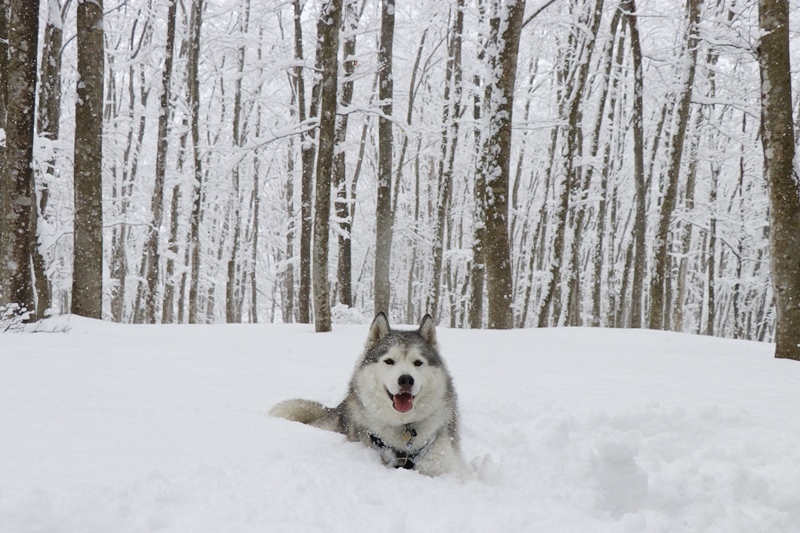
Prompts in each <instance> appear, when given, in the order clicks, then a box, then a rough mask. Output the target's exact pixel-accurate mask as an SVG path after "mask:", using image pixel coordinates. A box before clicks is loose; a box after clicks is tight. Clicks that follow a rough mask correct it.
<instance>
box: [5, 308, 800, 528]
mask: <svg viewBox="0 0 800 533" xmlns="http://www.w3.org/2000/svg"><path fill="white" fill-rule="evenodd" d="M39 329H40V330H48V331H65V330H67V332H66V333H28V334H9V335H3V336H2V338H0V531H3V532H15V533H16V532H34V531H81V532H83V531H98V532H100V531H151V530H162V531H192V532H199V531H209V532H221V531H237V532H239V531H259V532H263V531H293V532H294V531H320V532H322V531H325V532H328V531H360V530H370V531H398V532H400V531H407V530H410V531H454V532H455V531H482V532H486V531H536V532H550V531H554V532H604V531H609V532H611V531H615V532H616V531H620V532H623V531H653V532H676V531H687V532H688V531H702V532H713V531H718V532H726V533H729V532H748V533H750V532H759V531H761V532H770V533H772V532H797V531H800V446H799V445H798V443H800V415H799V414H798V413H800V364H798V363H796V362H791V361H783V360H776V359H773V358H772V350H773V347H772V346H770V345H767V344H758V343H752V342H743V341H730V340H722V339H713V338H707V337H697V336H690V335H681V334H673V333H664V332H652V331H630V330H629V331H621V330H602V329H568V328H563V329H543V330H535V329H534V330H514V331H507V332H499V331H464V330H448V329H440V332H439V337H440V342H441V344H442V347H443V351H444V355H445V357H446V359H447V361H448V365H449V366H450V369H451V372H452V373H453V376H454V380H455V383H456V387H457V390H458V392H459V399H460V406H461V412H462V440H463V443H462V444H463V449H464V455H465V458H466V460H467V461H468V462H469V463H470V464H471V465H472V467H473V468H474V470H475V473H474V479H472V480H470V481H467V482H461V481H459V480H457V479H455V478H448V477H444V478H437V479H431V478H426V477H423V476H420V475H419V474H417V473H416V472H413V471H404V470H392V469H387V468H385V467H384V466H383V465H382V464H381V463H380V460H379V459H378V456H377V454H376V453H375V452H374V451H372V450H369V449H366V448H364V447H363V446H361V445H358V444H354V443H348V442H346V441H345V439H344V437H342V436H341V435H337V434H333V433H328V432H324V431H320V430H317V429H314V428H310V427H307V426H303V425H301V424H296V423H291V422H287V421H285V420H278V419H274V418H271V417H269V416H268V415H267V414H266V412H267V411H268V410H269V408H270V407H271V406H272V405H273V404H274V403H276V402H278V401H280V400H283V399H287V398H293V397H302V398H310V399H315V400H319V401H322V402H323V403H326V404H328V405H335V404H336V403H338V402H339V400H340V399H341V398H342V396H343V395H344V392H345V389H346V386H347V380H348V378H349V374H350V371H351V369H352V366H353V363H354V361H355V358H356V355H357V354H358V352H359V351H360V349H361V346H362V344H363V340H364V336H365V335H366V326H363V325H362V326H356V325H353V326H349V325H348V326H343V325H342V326H336V330H335V331H334V332H333V333H328V334H316V333H313V327H311V326H301V325H258V326H249V325H227V326H121V325H116V324H110V323H104V322H97V321H91V320H86V319H81V318H77V317H58V318H56V319H53V321H52V322H49V323H48V324H46V325H45V327H42V328H39Z"/></svg>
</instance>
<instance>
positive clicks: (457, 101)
mask: <svg viewBox="0 0 800 533" xmlns="http://www.w3.org/2000/svg"><path fill="white" fill-rule="evenodd" d="M463 31H464V1H463V0H458V1H457V2H456V6H455V16H454V17H453V28H452V30H451V33H452V36H451V37H450V46H449V50H448V58H447V67H446V73H445V84H444V97H443V98H442V100H443V101H444V111H443V117H442V142H441V152H442V153H441V155H440V158H439V164H438V172H437V174H438V177H439V202H438V205H437V208H436V229H435V233H434V239H435V240H434V243H433V276H432V282H431V294H432V296H431V301H432V303H431V308H430V311H431V312H432V313H434V314H435V315H436V316H439V292H440V291H439V288H440V286H441V272H442V256H443V255H444V244H445V243H444V228H445V224H446V222H447V216H446V215H447V211H448V209H449V208H450V196H451V194H452V189H453V163H454V159H455V153H456V141H457V139H458V127H459V119H460V116H461V76H462V74H461V40H462V35H461V34H462V32H463ZM401 160H402V156H401Z"/></svg>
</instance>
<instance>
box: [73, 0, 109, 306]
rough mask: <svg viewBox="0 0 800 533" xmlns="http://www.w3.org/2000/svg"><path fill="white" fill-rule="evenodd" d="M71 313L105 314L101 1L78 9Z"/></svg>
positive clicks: (81, 5)
mask: <svg viewBox="0 0 800 533" xmlns="http://www.w3.org/2000/svg"><path fill="white" fill-rule="evenodd" d="M77 28H78V76H79V79H80V83H78V89H77V99H76V101H75V123H76V124H79V125H80V127H78V128H76V129H75V218H74V226H75V233H74V245H73V250H74V251H73V254H74V255H73V260H74V263H73V265H74V266H73V273H72V312H73V313H75V314H78V315H82V316H87V317H90V318H101V317H102V312H103V179H102V178H103V82H104V79H103V69H104V63H105V52H104V49H103V1H102V0H95V1H93V2H81V3H79V4H78V22H77Z"/></svg>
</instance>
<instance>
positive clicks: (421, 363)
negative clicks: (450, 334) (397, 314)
mask: <svg viewBox="0 0 800 533" xmlns="http://www.w3.org/2000/svg"><path fill="white" fill-rule="evenodd" d="M270 414H271V415H272V416H277V417H280V418H286V419H288V420H293V421H296V422H303V423H304V424H310V425H312V426H316V427H318V428H322V429H327V430H329V431H336V432H338V433H342V434H344V435H346V436H347V438H348V440H350V441H353V442H356V441H358V442H361V443H363V444H364V445H366V446H369V447H371V448H374V449H376V450H377V451H378V452H379V453H380V455H381V458H382V459H383V462H384V463H385V464H387V465H390V466H393V467H395V468H407V469H414V470H417V471H418V472H420V473H422V474H425V475H429V476H436V475H439V474H445V473H450V472H453V473H457V474H459V475H462V476H463V475H464V473H465V471H466V470H465V466H464V462H463V460H462V458H461V453H460V450H459V438H458V409H457V407H456V392H455V390H454V388H453V381H452V379H451V377H450V374H449V373H448V371H447V367H446V366H445V364H444V361H443V360H442V357H441V356H440V355H439V346H438V344H437V342H436V328H435V324H434V322H433V318H431V316H430V315H425V318H423V319H422V324H421V325H420V327H419V329H418V330H416V331H400V330H393V329H391V328H390V327H389V321H388V319H387V318H386V315H385V314H384V313H382V312H381V313H378V314H377V315H376V316H375V320H373V322H372V326H370V329H369V335H368V337H367V342H366V345H365V347H364V352H363V354H362V355H361V357H360V358H359V359H358V361H357V363H356V368H355V371H354V372H353V376H352V378H351V380H350V389H349V392H348V393H347V396H346V397H345V399H344V400H343V401H342V403H340V404H339V405H338V406H337V407H332V408H331V407H325V406H323V405H321V404H319V403H317V402H313V401H310V400H287V401H284V402H281V403H279V404H277V405H276V406H275V407H273V408H272V409H271V410H270Z"/></svg>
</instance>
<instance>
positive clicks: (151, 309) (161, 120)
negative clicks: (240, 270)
mask: <svg viewBox="0 0 800 533" xmlns="http://www.w3.org/2000/svg"><path fill="white" fill-rule="evenodd" d="M177 7H178V2H177V0H170V3H169V9H168V10H167V45H166V48H165V51H164V71H163V73H162V76H161V102H160V105H159V115H158V141H157V142H158V148H157V150H156V177H155V185H154V186H153V197H152V199H151V206H150V211H151V213H152V214H153V220H152V221H151V222H150V228H149V230H148V237H147V245H146V248H145V258H144V260H145V261H146V262H147V269H146V272H147V274H146V280H147V300H146V303H145V320H146V321H147V322H148V323H150V324H154V323H155V322H156V320H157V316H156V311H157V309H158V307H159V306H158V274H159V268H158V267H159V261H160V257H161V255H160V253H159V250H158V244H159V235H160V234H161V231H160V230H161V224H162V222H163V214H164V176H165V174H166V171H167V125H168V122H169V116H170V104H171V101H170V92H171V91H170V89H171V87H172V62H173V59H174V56H175V18H176V12H177Z"/></svg>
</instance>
